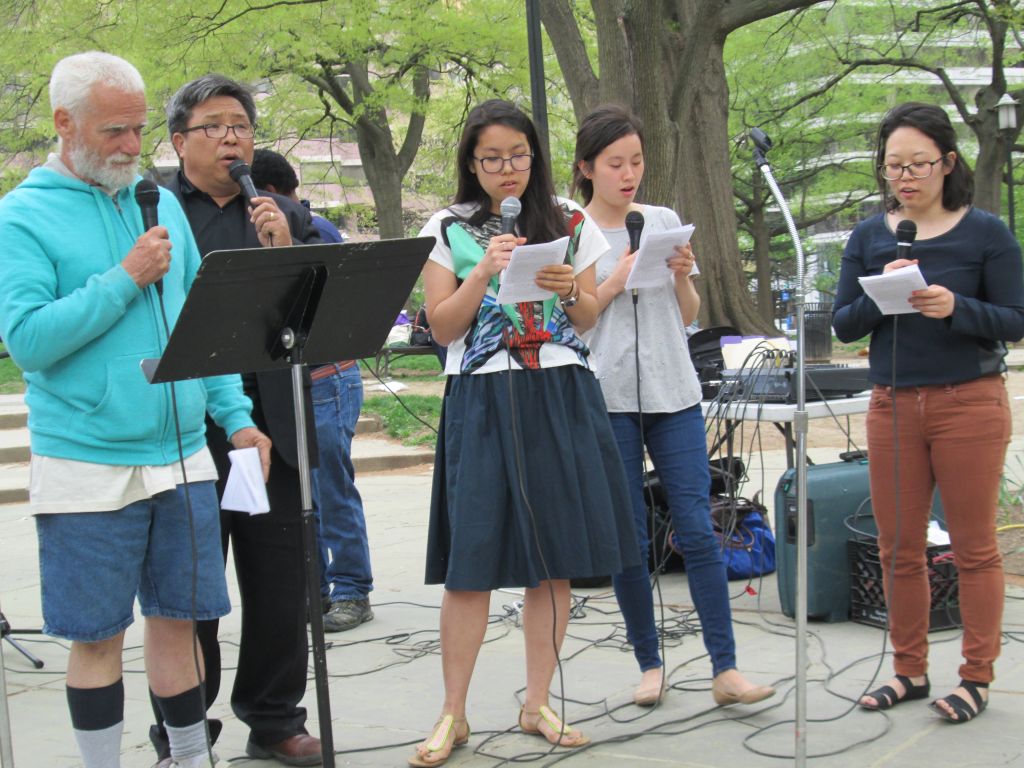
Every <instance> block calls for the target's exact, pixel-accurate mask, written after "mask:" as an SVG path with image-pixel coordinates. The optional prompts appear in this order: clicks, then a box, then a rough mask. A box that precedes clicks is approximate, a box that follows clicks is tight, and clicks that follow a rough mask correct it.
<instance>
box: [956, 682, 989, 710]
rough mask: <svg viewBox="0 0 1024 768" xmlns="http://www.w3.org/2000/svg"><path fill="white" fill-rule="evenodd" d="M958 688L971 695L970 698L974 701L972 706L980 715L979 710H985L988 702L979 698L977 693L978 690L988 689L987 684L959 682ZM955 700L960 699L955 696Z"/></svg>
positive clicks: (979, 695)
mask: <svg viewBox="0 0 1024 768" xmlns="http://www.w3.org/2000/svg"><path fill="white" fill-rule="evenodd" d="M960 687H961V688H963V689H964V690H965V691H967V692H968V693H969V694H971V698H972V699H974V704H975V706H976V707H977V709H978V713H979V714H980V713H981V710H983V709H984V708H985V705H986V704H987V703H988V702H987V701H985V700H984V699H983V698H981V694H980V693H978V689H979V688H988V683H976V682H974V681H973V680H961V681H960ZM956 698H958V699H959V698H960V697H959V696H957V697H956Z"/></svg>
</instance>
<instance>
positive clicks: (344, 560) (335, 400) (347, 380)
mask: <svg viewBox="0 0 1024 768" xmlns="http://www.w3.org/2000/svg"><path fill="white" fill-rule="evenodd" d="M252 178H253V181H254V182H255V184H256V186H257V187H259V188H260V189H265V190H267V191H268V192H276V193H277V194H279V195H284V196H285V197H287V198H289V199H291V200H295V201H298V199H299V197H298V194H297V190H298V187H299V179H298V176H296V174H295V170H294V169H293V168H292V166H291V164H290V163H289V162H288V161H287V160H286V159H285V158H284V157H283V156H282V155H280V154H278V153H277V152H274V151H272V150H269V149H257V150H256V151H255V152H254V153H253V160H252ZM313 224H314V225H315V226H316V227H317V229H319V230H320V233H321V237H322V238H323V240H324V242H332V243H340V242H341V234H340V233H339V232H338V228H337V227H335V226H334V225H333V224H331V222H329V221H327V219H325V218H323V217H321V216H317V215H316V214H313ZM311 375H312V379H313V410H314V414H315V417H316V439H317V443H318V444H319V446H320V462H319V463H320V465H319V467H318V468H317V469H315V470H313V503H314V504H315V505H316V516H317V524H318V532H319V542H320V591H321V596H322V598H323V601H324V607H325V615H324V630H325V631H327V632H344V631H345V630H348V629H352V628H354V627H358V626H359V625H360V624H363V623H364V622H367V621H370V620H371V619H373V611H372V609H371V608H370V592H371V591H372V590H373V570H372V568H371V566H370V544H369V539H368V537H367V534H366V517H365V515H364V514H363V501H362V498H361V497H360V496H359V491H358V489H357V488H356V478H355V474H356V473H355V467H354V466H353V464H352V438H353V437H354V436H355V433H356V423H357V422H358V421H359V410H360V409H361V408H362V406H363V379H362V376H360V373H359V366H358V365H356V361H355V360H343V361H341V362H338V363H331V364H328V365H322V366H319V367H316V368H314V369H313V371H312V374H311Z"/></svg>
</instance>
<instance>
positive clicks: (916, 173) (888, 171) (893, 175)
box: [878, 157, 946, 181]
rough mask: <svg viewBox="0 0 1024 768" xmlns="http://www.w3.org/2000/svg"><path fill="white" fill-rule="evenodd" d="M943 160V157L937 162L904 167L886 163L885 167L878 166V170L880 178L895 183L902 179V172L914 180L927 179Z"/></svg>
mask: <svg viewBox="0 0 1024 768" xmlns="http://www.w3.org/2000/svg"><path fill="white" fill-rule="evenodd" d="M945 159H946V158H945V157H940V158H939V159H938V160H932V161H930V162H928V161H926V162H917V163H907V164H906V165H900V164H899V163H886V164H885V165H880V166H878V170H879V172H880V173H881V174H882V176H883V177H885V178H886V179H888V180H889V181H896V180H898V179H901V178H903V172H904V171H910V175H911V176H912V177H913V178H915V179H927V178H928V177H929V176H931V175H932V171H933V170H934V168H935V166H936V164H937V163H941V162H942V161H943V160H945Z"/></svg>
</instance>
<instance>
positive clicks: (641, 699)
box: [633, 667, 668, 707]
mask: <svg viewBox="0 0 1024 768" xmlns="http://www.w3.org/2000/svg"><path fill="white" fill-rule="evenodd" d="M667 692H668V685H667V683H666V680H665V672H664V667H662V673H661V675H660V676H659V678H658V680H657V681H655V682H654V683H653V684H650V683H648V684H645V685H640V686H639V687H638V688H637V689H636V690H635V691H634V692H633V703H634V704H636V705H637V706H638V707H653V706H654V705H656V704H658V703H660V702H661V700H662V698H664V696H665V694H666V693H667Z"/></svg>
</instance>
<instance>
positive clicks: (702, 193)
mask: <svg viewBox="0 0 1024 768" xmlns="http://www.w3.org/2000/svg"><path fill="white" fill-rule="evenodd" d="M723 42H724V41H720V42H716V43H714V44H713V45H710V46H708V55H707V57H706V58H705V60H704V66H703V67H702V68H701V70H700V71H699V72H696V73H694V76H693V77H692V79H691V85H690V87H691V88H692V89H693V94H692V96H693V98H692V99H691V104H692V107H691V109H690V114H688V115H686V116H685V118H684V119H683V120H681V121H680V125H686V127H687V131H686V134H685V135H683V136H680V140H679V144H678V155H677V156H678V157H679V159H680V163H679V165H678V168H679V172H678V173H677V174H676V180H677V182H678V185H679V187H678V189H679V193H680V194H679V208H680V213H681V214H682V216H683V218H684V220H688V221H691V222H692V223H693V224H695V225H696V227H697V229H696V231H695V232H694V233H693V241H694V251H695V253H696V254H697V262H698V264H699V265H700V270H701V278H700V280H699V283H700V285H701V286H702V287H703V291H702V296H703V298H704V301H703V304H702V306H701V324H702V325H711V326H714V325H732V326H734V327H735V328H737V329H739V330H740V331H741V332H742V333H752V332H774V327H773V326H772V325H771V323H770V322H766V321H765V319H764V318H763V317H761V316H760V315H759V314H758V312H757V310H756V309H755V308H754V304H753V302H752V301H751V295H750V290H749V287H748V285H747V278H746V274H745V273H744V271H743V264H742V261H741V259H740V253H739V245H738V244H737V242H736V230H737V226H736V213H735V209H734V208H733V194H732V175H731V164H730V159H729V135H728V126H729V115H728V104H729V94H728V86H727V84H726V79H725V62H724V60H723ZM769 284H770V281H769Z"/></svg>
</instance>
